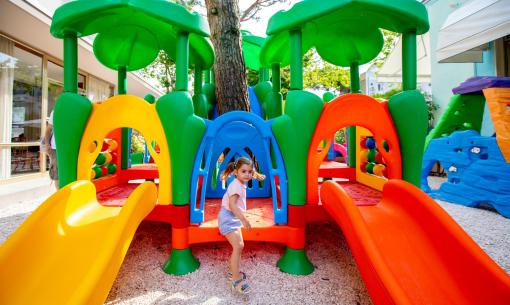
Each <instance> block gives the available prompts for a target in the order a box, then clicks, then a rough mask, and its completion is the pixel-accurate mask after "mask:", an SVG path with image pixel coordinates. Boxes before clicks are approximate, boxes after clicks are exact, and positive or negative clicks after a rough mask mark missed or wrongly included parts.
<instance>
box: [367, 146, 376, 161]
mask: <svg viewBox="0 0 510 305" xmlns="http://www.w3.org/2000/svg"><path fill="white" fill-rule="evenodd" d="M375 155H377V150H375V149H371V150H369V151H368V162H375Z"/></svg>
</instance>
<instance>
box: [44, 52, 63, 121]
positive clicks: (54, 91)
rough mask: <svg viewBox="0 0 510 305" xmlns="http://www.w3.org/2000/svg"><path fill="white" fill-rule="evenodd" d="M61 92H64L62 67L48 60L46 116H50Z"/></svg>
mask: <svg viewBox="0 0 510 305" xmlns="http://www.w3.org/2000/svg"><path fill="white" fill-rule="evenodd" d="M62 92H64V68H63V67H62V66H60V65H57V64H56V63H54V62H51V61H48V109H47V113H46V117H49V116H50V113H51V111H52V110H53V109H54V108H55V103H56V102H57V99H58V97H59V96H60V94H62Z"/></svg>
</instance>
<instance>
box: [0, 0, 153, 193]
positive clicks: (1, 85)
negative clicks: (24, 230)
mask: <svg viewBox="0 0 510 305" xmlns="http://www.w3.org/2000/svg"><path fill="white" fill-rule="evenodd" d="M64 2H65V1H60V0H47V1H44V3H43V1H36V0H1V1H0V12H2V18H0V120H1V123H0V184H3V183H9V182H14V181H18V180H20V179H27V178H31V177H40V176H42V175H47V168H48V160H47V159H46V158H43V157H41V156H42V155H43V154H40V148H41V138H42V137H43V135H44V133H45V130H46V126H47V118H48V117H49V115H50V113H51V111H52V110H53V107H54V106H55V102H56V100H57V98H58V96H59V95H60V94H61V93H62V91H63V62H62V53H63V44H62V41H61V40H59V39H55V38H53V37H52V36H51V35H50V24H51V16H52V15H53V12H54V11H55V9H56V8H57V7H58V6H60V5H61V4H62V3H64ZM78 68H79V76H78V88H79V89H78V90H79V93H80V94H82V95H84V96H86V97H87V98H88V99H89V100H90V101H92V102H98V101H101V100H104V99H106V98H108V97H110V96H112V95H114V93H115V92H116V82H117V74H116V72H115V71H112V70H109V69H107V68H106V67H103V66H102V65H101V64H100V63H99V62H98V61H97V60H96V59H95V57H94V54H93V52H92V40H91V39H87V38H85V39H80V41H79V50H78ZM128 92H129V93H131V94H134V95H138V96H144V95H145V94H147V93H151V94H153V95H155V96H160V95H161V92H159V91H158V90H157V89H155V88H154V87H152V86H151V85H149V84H148V83H147V82H145V81H144V80H143V79H141V78H139V77H138V76H136V75H134V74H132V73H130V74H129V75H128Z"/></svg>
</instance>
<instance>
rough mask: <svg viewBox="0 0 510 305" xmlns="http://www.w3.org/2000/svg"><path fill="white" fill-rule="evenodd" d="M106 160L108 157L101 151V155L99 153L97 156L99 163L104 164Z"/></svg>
mask: <svg viewBox="0 0 510 305" xmlns="http://www.w3.org/2000/svg"><path fill="white" fill-rule="evenodd" d="M105 161H106V158H105V157H104V154H103V153H100V154H99V155H97V158H96V164H97V165H102V164H104V162H105Z"/></svg>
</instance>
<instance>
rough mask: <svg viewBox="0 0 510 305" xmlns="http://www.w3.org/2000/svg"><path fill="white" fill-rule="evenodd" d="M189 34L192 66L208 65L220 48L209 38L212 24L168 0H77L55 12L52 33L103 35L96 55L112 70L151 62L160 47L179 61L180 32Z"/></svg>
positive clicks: (138, 66)
mask: <svg viewBox="0 0 510 305" xmlns="http://www.w3.org/2000/svg"><path fill="white" fill-rule="evenodd" d="M183 31H184V32H188V33H189V45H190V48H189V49H190V51H189V53H190V64H191V65H193V64H196V65H200V66H202V68H204V69H208V68H210V67H211V66H212V64H213V62H214V51H213V48H212V45H211V43H210V41H209V39H208V38H207V37H209V26H208V25H207V22H206V20H205V19H204V18H202V17H201V16H200V15H198V14H197V13H190V12H188V11H187V10H186V9H185V8H184V7H182V6H180V5H178V4H175V3H173V2H168V1H165V0H77V1H73V2H68V3H66V4H64V5H62V6H61V7H59V8H58V9H57V10H56V11H55V14H54V16H53V21H52V24H51V33H52V35H53V36H55V37H57V38H63V37H64V34H65V33H76V35H77V36H78V37H84V36H88V35H92V34H98V35H97V36H96V39H95V42H94V53H95V55H96V57H97V58H98V60H99V61H101V62H102V63H103V64H104V65H106V66H107V67H109V68H112V69H115V70H116V69H118V67H120V66H126V67H127V70H128V71H132V70H137V69H140V68H143V67H145V66H146V65H148V64H150V63H151V62H152V61H153V60H154V59H155V58H156V56H157V54H158V52H159V50H165V51H166V52H167V53H168V54H169V55H170V56H171V57H172V58H174V59H175V46H176V43H177V40H176V39H177V34H178V33H179V32H183Z"/></svg>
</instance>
